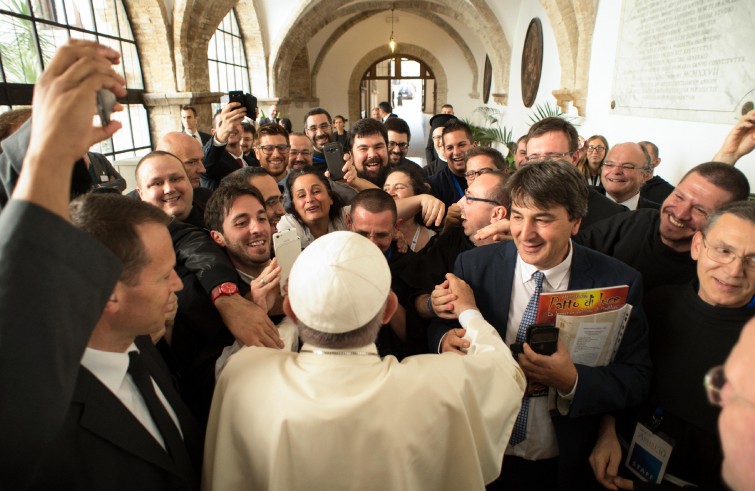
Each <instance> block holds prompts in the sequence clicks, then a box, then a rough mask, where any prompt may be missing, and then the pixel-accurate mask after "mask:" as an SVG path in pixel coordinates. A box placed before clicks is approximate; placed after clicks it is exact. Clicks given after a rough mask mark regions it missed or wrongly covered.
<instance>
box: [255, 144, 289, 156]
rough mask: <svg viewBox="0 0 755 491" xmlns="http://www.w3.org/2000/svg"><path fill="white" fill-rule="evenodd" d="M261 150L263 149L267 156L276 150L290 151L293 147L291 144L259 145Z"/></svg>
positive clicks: (281, 151)
mask: <svg viewBox="0 0 755 491" xmlns="http://www.w3.org/2000/svg"><path fill="white" fill-rule="evenodd" d="M257 148H259V149H260V150H262V153H264V154H265V155H267V156H270V155H272V154H273V151H274V150H276V149H277V150H278V151H279V152H280V153H288V149H289V148H291V147H290V146H289V145H283V144H281V145H261V146H258V147H257Z"/></svg>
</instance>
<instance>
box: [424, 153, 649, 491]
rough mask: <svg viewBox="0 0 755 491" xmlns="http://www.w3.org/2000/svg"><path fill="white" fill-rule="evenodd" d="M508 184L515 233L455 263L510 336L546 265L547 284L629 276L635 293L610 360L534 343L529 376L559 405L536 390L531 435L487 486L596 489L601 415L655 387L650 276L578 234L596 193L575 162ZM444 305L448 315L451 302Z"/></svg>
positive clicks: (587, 283)
mask: <svg viewBox="0 0 755 491" xmlns="http://www.w3.org/2000/svg"><path fill="white" fill-rule="evenodd" d="M508 188H509V191H510V197H511V232H512V235H513V241H509V242H506V243H498V244H493V245H490V246H484V247H477V248H475V249H473V250H471V251H468V252H464V253H462V254H461V255H460V256H459V257H458V259H457V261H456V266H455V271H454V274H456V275H457V276H459V277H460V278H462V279H464V281H466V282H467V283H469V284H470V286H471V287H472V288H473V290H474V292H475V298H476V300H477V305H478V307H479V310H480V312H481V313H482V314H483V315H484V316H485V318H486V319H492V322H491V324H493V325H494V326H495V327H496V329H497V330H498V331H499V333H500V334H501V337H503V338H504V340H505V341H506V343H507V344H511V343H513V342H515V340H516V339H517V332H518V330H519V325H520V322H521V320H522V316H523V313H524V311H525V307H526V304H527V303H528V301H529V299H530V297H532V296H533V293H534V289H535V285H534V283H535V279H534V276H535V274H534V273H535V272H540V273H542V274H544V277H545V280H544V282H543V291H544V292H549V291H560V290H567V289H568V290H577V289H587V288H591V289H594V288H601V287H609V286H617V285H628V286H629V295H628V298H627V302H628V303H630V304H632V305H633V306H634V309H633V310H632V313H631V317H630V320H629V324H628V326H627V328H626V331H625V332H624V335H623V338H622V340H621V344H620V346H619V349H618V352H617V353H616V356H615V359H614V360H613V361H612V362H611V363H609V364H608V365H607V366H603V367H590V366H586V365H581V364H575V363H574V362H573V361H572V359H571V356H570V355H569V352H568V351H567V349H566V347H565V346H564V344H563V343H561V342H560V341H559V343H558V349H557V351H556V352H555V353H554V354H553V355H551V356H546V355H539V354H537V353H535V352H534V351H532V349H530V347H529V345H526V344H525V346H524V350H523V351H524V352H523V353H522V354H520V355H519V363H520V365H521V367H522V369H523V370H524V372H525V374H526V375H527V377H528V380H529V381H530V382H535V383H539V384H542V385H545V386H546V387H550V388H552V389H553V390H552V391H553V392H555V396H556V397H555V407H550V406H549V404H548V398H546V397H530V398H528V399H529V401H528V407H529V413H528V416H527V419H526V420H525V426H526V436H525V438H524V440H523V441H521V442H516V443H514V442H512V443H511V444H510V445H509V447H508V449H507V451H506V454H507V456H506V457H505V459H504V461H503V470H502V472H501V477H500V478H499V480H498V481H496V483H494V484H492V485H490V486H489V487H488V489H499V488H500V489H511V490H517V489H559V490H567V489H588V488H587V487H586V486H589V485H591V484H590V483H591V482H592V479H593V478H592V476H591V473H590V470H589V467H588V466H587V456H588V455H589V452H590V450H591V448H592V444H593V443H594V441H595V438H596V435H597V431H598V425H599V421H600V415H601V414H604V413H609V412H613V411H618V410H621V409H624V408H626V407H630V406H633V405H636V404H638V403H640V402H641V401H643V400H644V398H645V397H646V396H647V393H648V389H649V376H650V361H649V354H648V345H647V321H646V320H645V315H644V313H643V310H642V303H641V298H642V281H641V278H640V275H639V274H638V273H637V271H635V270H633V269H631V268H629V267H628V266H626V265H624V264H623V263H621V262H619V261H617V260H615V259H612V258H609V257H607V256H604V255H602V254H599V253H596V252H593V251H590V250H589V249H586V248H583V247H580V246H578V245H575V244H573V243H572V242H571V240H570V238H571V236H572V235H573V234H575V233H576V232H577V230H578V229H579V225H580V221H581V218H582V217H583V216H584V214H585V213H586V211H587V210H586V208H587V206H586V204H587V196H588V189H587V184H586V183H585V181H584V177H583V176H582V175H581V173H580V172H579V171H578V170H577V169H576V168H575V167H573V166H571V165H569V164H566V163H563V162H556V161H548V160H546V161H543V162H541V163H538V164H534V165H528V166H525V167H523V168H522V169H520V170H519V171H517V172H516V173H515V174H514V175H513V176H512V177H511V178H510V180H509V183H508ZM443 286H444V285H441V287H443ZM441 287H439V288H441ZM441 289H442V288H441ZM449 302H450V303H451V304H452V303H453V302H452V299H449ZM439 310H440V311H441V315H442V316H443V315H444V314H443V312H442V310H444V309H439ZM446 310H447V309H446ZM452 326H453V325H449V324H446V323H441V322H435V323H434V324H433V326H431V329H432V332H431V336H433V338H432V340H433V341H434V342H435V343H436V344H435V346H439V347H440V351H442V352H445V351H452V352H457V353H460V354H463V350H464V349H466V348H467V347H469V341H467V340H465V339H463V335H464V332H463V330H461V329H449V328H450V327H452ZM444 330H445V332H444ZM549 412H550V414H549Z"/></svg>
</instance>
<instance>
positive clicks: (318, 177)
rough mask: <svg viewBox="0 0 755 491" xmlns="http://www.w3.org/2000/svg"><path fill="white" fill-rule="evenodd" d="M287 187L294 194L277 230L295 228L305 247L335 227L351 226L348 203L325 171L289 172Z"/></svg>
mask: <svg viewBox="0 0 755 491" xmlns="http://www.w3.org/2000/svg"><path fill="white" fill-rule="evenodd" d="M286 187H287V188H288V193H289V195H290V196H291V203H290V204H289V206H288V209H287V211H288V214H287V215H286V216H284V217H283V218H281V220H280V222H278V231H279V232H280V231H283V230H289V229H294V230H296V233H297V235H298V236H299V239H300V240H301V248H302V249H304V248H305V247H307V246H308V245H309V244H310V243H311V242H313V241H314V240H315V239H317V238H319V237H321V236H323V235H325V234H327V233H329V232H334V231H336V230H348V228H347V226H346V218H345V215H346V213H348V207H344V205H343V202H342V201H341V199H340V198H339V196H338V195H337V194H335V193H334V192H333V189H332V188H331V185H330V181H328V179H327V178H326V177H325V175H324V174H323V173H322V172H320V171H317V170H315V169H312V168H305V169H302V170H299V171H294V172H292V173H291V174H289V176H288V179H287V180H286Z"/></svg>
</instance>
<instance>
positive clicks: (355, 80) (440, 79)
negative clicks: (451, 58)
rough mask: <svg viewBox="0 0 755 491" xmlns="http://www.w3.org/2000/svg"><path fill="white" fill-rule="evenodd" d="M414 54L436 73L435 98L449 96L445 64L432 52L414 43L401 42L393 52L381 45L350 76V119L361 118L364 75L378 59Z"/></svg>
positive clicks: (364, 58) (362, 60) (359, 63)
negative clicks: (360, 104) (360, 93)
mask: <svg viewBox="0 0 755 491" xmlns="http://www.w3.org/2000/svg"><path fill="white" fill-rule="evenodd" d="M401 55H406V56H412V57H414V58H417V59H420V60H422V61H423V62H424V63H425V64H426V65H427V66H428V67H430V69H431V70H432V71H433V74H434V75H435V98H436V100H439V101H444V100H446V98H447V97H448V78H447V77H446V72H445V70H444V69H443V65H442V64H441V63H440V61H438V59H437V58H436V57H435V56H433V54H432V53H430V52H429V51H427V50H426V49H424V48H422V47H421V46H417V45H414V44H407V43H401V44H400V45H399V46H398V49H397V50H396V53H391V50H390V48H389V47H388V46H380V47H379V48H375V49H373V50H372V51H370V52H369V53H367V54H366V55H364V56H363V57H362V59H361V60H359V62H357V64H356V66H355V67H354V70H353V71H352V72H351V77H349V119H351V120H353V121H356V120H358V119H359V116H360V115H359V87H360V82H361V81H362V76H363V75H364V72H366V71H367V69H368V68H369V67H370V66H372V65H373V64H374V63H376V62H377V61H378V60H381V59H383V58H386V57H389V56H401Z"/></svg>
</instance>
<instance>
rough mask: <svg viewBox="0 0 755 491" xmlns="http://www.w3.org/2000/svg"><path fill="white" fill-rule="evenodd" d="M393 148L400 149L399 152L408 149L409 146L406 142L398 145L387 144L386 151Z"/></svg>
mask: <svg viewBox="0 0 755 491" xmlns="http://www.w3.org/2000/svg"><path fill="white" fill-rule="evenodd" d="M395 147H398V148H400V149H401V150H406V149H407V148H409V144H408V143H406V142H403V143H398V142H391V141H389V142H388V150H393V149H394V148H395Z"/></svg>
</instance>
